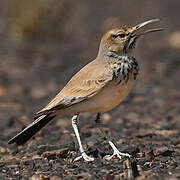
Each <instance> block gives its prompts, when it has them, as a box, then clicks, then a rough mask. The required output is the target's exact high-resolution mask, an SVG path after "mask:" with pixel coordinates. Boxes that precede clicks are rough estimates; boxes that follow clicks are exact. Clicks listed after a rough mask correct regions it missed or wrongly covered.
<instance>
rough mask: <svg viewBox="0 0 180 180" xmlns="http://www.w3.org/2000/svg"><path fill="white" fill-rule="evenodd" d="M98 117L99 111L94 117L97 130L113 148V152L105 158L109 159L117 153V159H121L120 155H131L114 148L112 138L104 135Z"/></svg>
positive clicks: (99, 117)
mask: <svg viewBox="0 0 180 180" xmlns="http://www.w3.org/2000/svg"><path fill="white" fill-rule="evenodd" d="M100 119H101V114H100V113H98V114H97V117H96V120H95V122H96V124H97V127H98V128H99V130H100V131H101V132H102V134H103V136H104V137H105V138H106V140H107V141H108V143H109V145H110V146H111V147H112V149H113V151H114V152H113V154H112V155H111V156H110V157H108V158H106V159H107V160H110V159H111V158H112V157H114V156H115V155H117V157H118V158H119V159H121V156H126V157H131V156H130V155H129V154H127V153H121V152H120V151H119V150H118V149H117V148H116V146H115V145H114V144H113V142H112V140H111V139H110V138H109V137H108V136H107V135H106V133H105V132H104V130H103V128H102V124H101V122H100Z"/></svg>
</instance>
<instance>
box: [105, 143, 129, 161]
mask: <svg viewBox="0 0 180 180" xmlns="http://www.w3.org/2000/svg"><path fill="white" fill-rule="evenodd" d="M109 144H110V146H111V147H112V149H113V151H114V152H113V154H112V155H111V156H110V157H106V159H107V160H110V159H112V158H113V157H114V156H115V155H117V157H118V158H119V159H121V158H122V156H126V157H129V158H130V157H131V155H129V154H128V153H122V152H120V151H119V150H118V149H117V148H116V146H115V145H114V144H113V143H112V141H109Z"/></svg>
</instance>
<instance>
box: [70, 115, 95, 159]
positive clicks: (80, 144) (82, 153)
mask: <svg viewBox="0 0 180 180" xmlns="http://www.w3.org/2000/svg"><path fill="white" fill-rule="evenodd" d="M77 119H78V115H75V116H73V117H72V127H73V129H74V133H75V135H76V138H77V141H78V144H79V151H80V153H81V156H79V157H77V158H75V159H74V161H78V160H79V159H81V158H83V159H84V160H85V161H93V160H94V158H92V157H89V156H88V155H87V154H86V153H85V151H84V148H83V146H82V143H81V139H80V135H79V131H78V127H77Z"/></svg>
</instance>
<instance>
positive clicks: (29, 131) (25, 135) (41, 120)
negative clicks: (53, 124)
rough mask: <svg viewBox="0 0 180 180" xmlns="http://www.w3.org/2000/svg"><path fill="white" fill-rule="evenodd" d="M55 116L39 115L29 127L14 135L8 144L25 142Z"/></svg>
mask: <svg viewBox="0 0 180 180" xmlns="http://www.w3.org/2000/svg"><path fill="white" fill-rule="evenodd" d="M54 117H55V116H54V115H53V116H52V115H51V114H49V115H42V116H40V117H37V119H36V120H35V121H34V122H33V123H31V124H30V125H29V126H28V127H26V128H25V129H24V130H22V131H21V132H20V133H19V134H17V135H16V136H14V137H13V138H12V139H10V140H9V141H8V144H13V143H16V144H17V145H23V144H25V143H26V142H27V141H28V140H29V139H30V138H31V137H32V136H34V135H35V134H36V133H37V132H38V131H39V130H40V129H42V128H43V127H44V126H45V125H46V124H47V123H48V122H49V121H50V120H51V119H53V118H54Z"/></svg>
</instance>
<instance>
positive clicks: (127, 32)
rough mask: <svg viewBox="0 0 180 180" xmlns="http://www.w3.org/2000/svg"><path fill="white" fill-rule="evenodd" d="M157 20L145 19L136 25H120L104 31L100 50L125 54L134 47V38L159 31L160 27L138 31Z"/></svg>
mask: <svg viewBox="0 0 180 180" xmlns="http://www.w3.org/2000/svg"><path fill="white" fill-rule="evenodd" d="M156 21H159V19H152V20H149V21H145V22H143V23H140V24H138V25H136V26H132V27H131V26H121V27H120V28H114V29H111V30H110V31H108V32H106V33H105V34H104V36H103V37H102V40H101V44H100V52H99V53H101V51H102V52H105V51H106V52H107V51H108V52H115V53H118V54H126V53H128V52H129V51H130V50H131V49H133V48H134V47H135V44H136V40H137V39H138V38H139V37H141V36H142V35H145V34H148V33H151V32H156V31H161V30H163V29H162V28H158V29H149V30H147V31H143V32H139V30H140V29H141V28H142V27H144V26H146V25H147V24H150V23H153V22H156Z"/></svg>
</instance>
